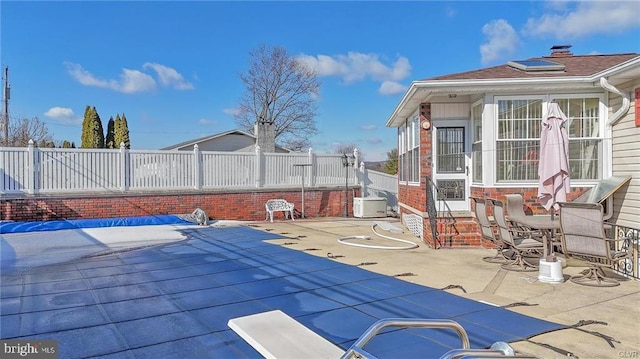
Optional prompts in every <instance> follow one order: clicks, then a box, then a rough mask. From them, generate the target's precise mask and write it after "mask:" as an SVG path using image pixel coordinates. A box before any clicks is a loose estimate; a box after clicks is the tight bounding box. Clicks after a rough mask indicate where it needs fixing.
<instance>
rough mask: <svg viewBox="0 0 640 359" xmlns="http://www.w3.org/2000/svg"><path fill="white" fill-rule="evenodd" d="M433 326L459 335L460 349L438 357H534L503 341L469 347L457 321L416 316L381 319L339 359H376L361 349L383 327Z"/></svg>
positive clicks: (441, 358) (467, 338)
mask: <svg viewBox="0 0 640 359" xmlns="http://www.w3.org/2000/svg"><path fill="white" fill-rule="evenodd" d="M389 327H396V328H433V329H452V330H454V331H455V332H456V333H457V334H458V337H460V343H461V345H462V348H461V349H453V350H450V351H448V352H446V353H445V354H444V355H443V356H441V357H440V359H461V358H534V357H531V356H520V355H516V354H515V351H514V350H513V348H512V347H511V346H510V345H509V344H507V343H505V342H495V343H493V345H491V347H490V348H489V349H471V345H470V343H469V335H468V334H467V332H466V331H465V330H464V328H463V327H462V325H460V324H459V323H458V322H456V321H453V320H449V319H417V318H415V319H414V318H409V319H407V318H389V319H381V320H379V321H377V322H375V323H373V325H371V326H370V327H369V329H367V330H366V331H365V332H364V333H363V334H362V335H361V336H360V338H358V340H356V341H355V342H354V343H353V345H351V347H350V348H349V349H348V350H347V351H346V352H345V353H344V355H342V357H341V359H377V357H376V356H375V355H373V354H371V353H369V352H367V351H366V350H364V349H363V347H364V346H365V345H367V343H369V341H371V339H373V337H375V336H376V335H378V333H380V331H382V330H383V329H385V328H389Z"/></svg>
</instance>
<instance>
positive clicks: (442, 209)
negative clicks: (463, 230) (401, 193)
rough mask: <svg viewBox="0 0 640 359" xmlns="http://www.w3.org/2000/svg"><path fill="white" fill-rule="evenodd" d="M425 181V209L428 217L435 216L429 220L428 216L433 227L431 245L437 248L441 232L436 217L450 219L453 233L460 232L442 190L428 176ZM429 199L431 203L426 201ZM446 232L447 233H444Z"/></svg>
mask: <svg viewBox="0 0 640 359" xmlns="http://www.w3.org/2000/svg"><path fill="white" fill-rule="evenodd" d="M426 182H427V211H428V213H429V217H431V216H435V217H436V218H434V219H433V220H431V218H430V221H431V222H430V223H431V226H432V227H434V228H432V229H431V231H432V236H433V238H434V239H433V242H434V243H433V246H434V249H438V237H439V235H440V234H441V233H440V231H439V230H438V228H437V223H438V222H439V221H437V219H440V218H443V219H444V220H446V221H451V224H450V227H451V228H453V230H454V231H455V233H454V234H455V235H458V234H460V232H459V231H458V228H457V227H456V218H455V216H454V215H453V214H452V213H451V207H449V203H447V201H446V200H445V199H444V197H445V195H444V193H443V192H442V190H441V189H440V188H438V186H436V184H435V182H433V180H432V179H431V178H430V177H429V176H427V177H426ZM434 190H435V192H436V196H435V198H433V196H431V195H430V194H432V193H433V191H434ZM429 200H431V201H433V204H430V203H428V202H429ZM436 202H437V203H438V208H436V206H435V203H436ZM430 205H431V207H430ZM446 234H447V235H448V234H449V233H446ZM440 246H441V247H442V246H444V245H443V244H441V245H440Z"/></svg>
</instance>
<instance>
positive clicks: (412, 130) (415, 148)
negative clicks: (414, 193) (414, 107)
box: [407, 116, 420, 182]
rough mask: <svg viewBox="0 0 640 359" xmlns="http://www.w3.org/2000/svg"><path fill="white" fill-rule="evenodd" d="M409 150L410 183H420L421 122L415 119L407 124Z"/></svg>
mask: <svg viewBox="0 0 640 359" xmlns="http://www.w3.org/2000/svg"><path fill="white" fill-rule="evenodd" d="M407 150H408V153H409V159H408V165H409V178H408V181H409V182H420V120H419V119H418V117H417V116H416V117H414V118H413V119H412V120H410V121H409V123H408V124H407Z"/></svg>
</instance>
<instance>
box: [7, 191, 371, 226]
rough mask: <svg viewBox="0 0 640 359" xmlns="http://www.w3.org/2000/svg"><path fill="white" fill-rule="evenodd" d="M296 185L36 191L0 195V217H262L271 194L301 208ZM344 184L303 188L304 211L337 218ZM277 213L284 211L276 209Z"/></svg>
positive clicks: (41, 218)
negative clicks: (64, 192)
mask: <svg viewBox="0 0 640 359" xmlns="http://www.w3.org/2000/svg"><path fill="white" fill-rule="evenodd" d="M301 195H302V193H301V190H300V189H282V190H279V191H266V190H265V191H236V192H209V193H203V192H197V193H153V194H137V195H136V194H126V195H125V194H115V195H98V194H96V195H82V196H77V195H76V196H64V195H59V196H35V197H16V198H5V199H2V200H0V220H13V221H41V220H56V219H81V218H110V217H129V216H147V215H161V214H182V213H191V212H193V210H194V209H195V208H202V209H203V210H204V211H205V212H207V214H208V215H209V217H211V218H213V219H227V220H247V221H249V220H250V221H256V220H264V219H265V208H264V203H265V202H266V201H267V200H268V199H272V198H284V199H286V200H287V201H289V202H293V203H294V204H295V207H296V212H298V213H300V211H301V210H302V205H301ZM354 195H355V196H356V197H357V196H360V189H359V188H355V187H354V188H353V189H352V188H350V189H349V206H348V211H349V215H350V216H351V215H353V213H352V211H353V199H352V196H354ZM344 204H345V190H344V188H342V189H338V188H326V189H324V188H323V189H307V188H305V216H306V217H308V218H311V217H340V216H342V215H343V214H344ZM276 216H277V217H278V218H284V217H280V216H283V215H282V214H281V213H277V214H276Z"/></svg>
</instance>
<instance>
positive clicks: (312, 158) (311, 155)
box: [309, 147, 317, 187]
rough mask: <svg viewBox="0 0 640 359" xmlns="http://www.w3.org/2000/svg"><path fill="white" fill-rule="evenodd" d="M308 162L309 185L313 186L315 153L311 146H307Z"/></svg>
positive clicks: (314, 183) (314, 181) (314, 182)
mask: <svg viewBox="0 0 640 359" xmlns="http://www.w3.org/2000/svg"><path fill="white" fill-rule="evenodd" d="M309 164H311V166H310V168H309V187H313V186H315V185H316V176H317V172H316V154H315V153H313V148H311V147H309Z"/></svg>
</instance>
